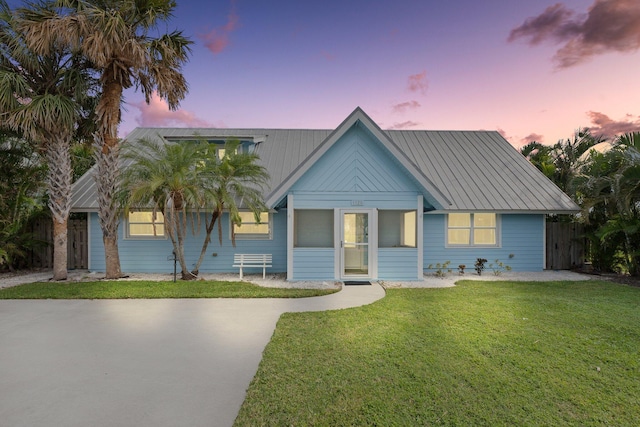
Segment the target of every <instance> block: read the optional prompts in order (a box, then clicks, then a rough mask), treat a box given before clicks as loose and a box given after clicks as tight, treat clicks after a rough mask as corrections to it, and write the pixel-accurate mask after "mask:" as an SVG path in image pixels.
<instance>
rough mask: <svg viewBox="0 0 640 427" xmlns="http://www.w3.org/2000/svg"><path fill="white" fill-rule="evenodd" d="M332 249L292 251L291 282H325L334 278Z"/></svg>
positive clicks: (333, 253)
mask: <svg viewBox="0 0 640 427" xmlns="http://www.w3.org/2000/svg"><path fill="white" fill-rule="evenodd" d="M334 265H335V251H334V249H333V248H321V249H316V248H296V249H294V250H293V277H292V278H291V280H326V279H331V278H333V277H334V276H335V271H334Z"/></svg>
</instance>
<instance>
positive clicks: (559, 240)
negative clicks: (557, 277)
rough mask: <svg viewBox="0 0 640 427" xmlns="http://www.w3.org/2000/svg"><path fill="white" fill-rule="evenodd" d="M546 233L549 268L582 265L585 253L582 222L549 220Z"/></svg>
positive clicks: (561, 268) (564, 268)
mask: <svg viewBox="0 0 640 427" xmlns="http://www.w3.org/2000/svg"><path fill="white" fill-rule="evenodd" d="M546 233H547V234H546V254H547V260H546V261H547V269H548V270H570V269H572V268H579V267H582V264H583V263H584V253H585V252H584V248H585V244H584V243H585V242H584V237H583V227H582V224H574V223H565V222H547V225H546Z"/></svg>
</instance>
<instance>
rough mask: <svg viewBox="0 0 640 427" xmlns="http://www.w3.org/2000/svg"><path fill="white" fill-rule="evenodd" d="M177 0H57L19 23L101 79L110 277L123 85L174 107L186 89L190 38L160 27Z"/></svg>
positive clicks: (99, 176) (115, 267)
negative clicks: (65, 49) (66, 50)
mask: <svg viewBox="0 0 640 427" xmlns="http://www.w3.org/2000/svg"><path fill="white" fill-rule="evenodd" d="M175 7H176V3H175V1H173V0H85V1H82V0H56V1H55V2H54V7H53V8H51V10H48V11H34V12H33V13H30V14H28V15H25V17H24V19H23V20H22V28H24V30H25V31H26V32H27V34H28V38H27V43H28V44H29V46H30V47H31V48H32V49H35V50H36V51H37V52H41V51H42V50H46V49H47V48H48V47H49V46H51V45H60V46H65V47H68V48H70V49H71V50H73V51H74V52H77V53H78V54H79V55H80V56H81V57H82V58H83V59H86V60H87V61H89V62H91V64H92V67H93V70H94V71H95V73H96V76H97V78H98V81H99V86H100V97H99V99H98V102H97V104H96V106H95V115H96V125H97V130H96V132H95V134H94V135H95V142H94V144H95V146H96V151H95V154H96V156H97V158H96V163H97V167H96V184H97V190H98V207H99V209H98V217H99V220H100V226H101V228H102V238H103V243H104V246H105V262H106V272H105V273H106V277H107V278H118V277H120V276H121V275H122V273H121V271H120V259H119V254H118V234H117V230H118V219H119V218H120V212H119V210H118V206H117V203H116V201H115V199H114V197H115V195H116V194H117V191H118V189H117V184H118V180H119V179H118V172H119V167H118V152H119V139H118V125H119V123H120V115H121V104H122V95H123V91H124V89H128V88H131V87H135V88H137V89H140V90H141V91H142V93H143V94H144V96H145V99H146V101H147V102H149V101H150V99H151V96H152V95H153V93H157V94H158V95H159V96H160V97H161V98H163V99H166V100H167V102H168V105H169V108H171V109H176V108H177V107H178V104H179V102H180V101H181V100H182V99H183V98H184V96H185V95H186V93H187V89H188V88H187V82H186V80H185V78H184V76H183V75H182V71H181V69H182V66H183V65H184V64H185V63H186V61H187V60H188V56H189V53H190V45H191V41H190V40H189V39H188V38H186V37H184V36H183V35H182V33H181V32H180V31H173V32H168V33H162V32H160V31H159V28H160V26H161V24H164V23H165V22H166V21H167V20H168V19H169V18H170V17H171V15H172V12H173V10H174V9H175Z"/></svg>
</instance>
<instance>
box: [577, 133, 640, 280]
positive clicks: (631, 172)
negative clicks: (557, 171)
mask: <svg viewBox="0 0 640 427" xmlns="http://www.w3.org/2000/svg"><path fill="white" fill-rule="evenodd" d="M639 141H640V133H632V134H626V135H622V136H619V137H618V138H616V140H615V141H614V143H613V145H614V148H613V149H612V150H610V151H608V152H606V153H592V154H591V156H590V158H589V162H588V164H587V165H585V167H583V169H582V170H581V173H580V174H579V175H577V176H576V177H575V178H574V179H573V181H572V190H573V194H574V196H575V197H576V199H577V200H578V202H579V203H580V205H581V207H582V214H581V216H580V218H579V219H580V220H581V221H583V222H584V223H585V224H586V225H587V231H588V232H589V234H590V237H591V240H592V242H594V243H596V244H597V246H596V252H595V255H596V259H595V261H596V265H597V266H598V267H600V268H601V269H603V270H619V271H626V272H628V273H629V274H631V275H633V276H637V275H639V274H640V151H639V150H638V142H639Z"/></svg>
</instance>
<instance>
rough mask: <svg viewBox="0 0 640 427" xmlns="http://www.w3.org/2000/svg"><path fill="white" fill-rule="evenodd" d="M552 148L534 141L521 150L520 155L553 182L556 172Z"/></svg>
mask: <svg viewBox="0 0 640 427" xmlns="http://www.w3.org/2000/svg"><path fill="white" fill-rule="evenodd" d="M552 151H553V149H552V147H551V146H549V145H544V144H541V143H539V142H537V141H532V142H530V143H528V144H527V145H525V146H524V147H522V148H520V154H522V155H523V156H525V157H526V158H527V160H529V161H530V162H531V163H532V164H533V165H534V166H535V167H537V168H538V170H539V171H540V172H542V173H543V174H544V175H545V176H546V177H547V178H549V179H551V180H553V178H554V174H555V171H556V166H555V165H554V159H553V157H552Z"/></svg>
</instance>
